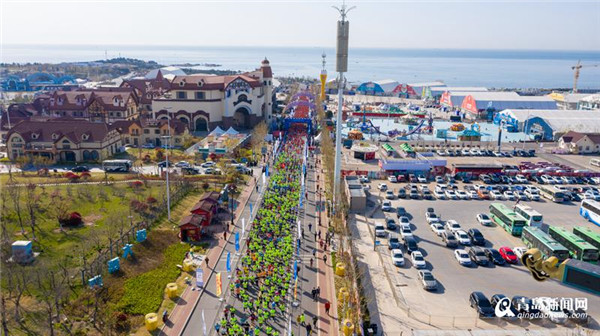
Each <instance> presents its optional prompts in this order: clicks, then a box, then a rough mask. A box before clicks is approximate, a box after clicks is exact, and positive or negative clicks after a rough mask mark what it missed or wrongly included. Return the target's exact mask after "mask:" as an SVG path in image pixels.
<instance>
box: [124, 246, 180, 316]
mask: <svg viewBox="0 0 600 336" xmlns="http://www.w3.org/2000/svg"><path fill="white" fill-rule="evenodd" d="M188 249H189V246H188V245H187V244H179V243H177V244H174V245H171V246H169V247H167V248H166V249H165V251H164V254H163V255H164V258H165V259H164V260H163V262H162V263H161V264H160V266H158V267H157V268H155V269H153V270H151V271H148V272H146V273H142V274H140V275H138V276H135V277H133V278H131V279H127V280H126V281H125V284H124V290H125V291H124V294H123V297H122V298H121V300H120V301H119V303H118V304H117V306H118V307H119V309H120V310H122V311H123V312H125V313H129V314H133V315H144V314H148V313H151V312H156V311H158V308H159V307H160V304H161V302H162V300H163V296H164V294H163V293H164V290H165V286H166V285H167V284H168V283H169V282H173V281H174V280H175V279H177V277H178V276H179V274H180V273H181V270H180V269H179V268H178V267H177V264H179V263H181V261H182V260H183V256H184V255H185V252H187V251H188Z"/></svg>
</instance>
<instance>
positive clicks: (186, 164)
mask: <svg viewBox="0 0 600 336" xmlns="http://www.w3.org/2000/svg"><path fill="white" fill-rule="evenodd" d="M175 167H177V168H188V167H190V164H189V162H187V161H179V162H177V163H176V164H175Z"/></svg>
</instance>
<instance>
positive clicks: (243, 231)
mask: <svg viewBox="0 0 600 336" xmlns="http://www.w3.org/2000/svg"><path fill="white" fill-rule="evenodd" d="M250 213H252V204H251V206H250ZM245 233H246V218H242V237H244V235H245Z"/></svg>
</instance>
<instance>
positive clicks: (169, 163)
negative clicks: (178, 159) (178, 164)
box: [158, 161, 173, 168]
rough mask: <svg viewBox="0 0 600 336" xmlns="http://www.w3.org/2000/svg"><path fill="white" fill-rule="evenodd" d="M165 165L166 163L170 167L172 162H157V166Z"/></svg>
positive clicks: (163, 166)
mask: <svg viewBox="0 0 600 336" xmlns="http://www.w3.org/2000/svg"><path fill="white" fill-rule="evenodd" d="M167 165H168V166H169V167H171V166H172V165H173V163H172V162H170V161H161V162H159V163H158V166H159V167H160V168H166V167H167Z"/></svg>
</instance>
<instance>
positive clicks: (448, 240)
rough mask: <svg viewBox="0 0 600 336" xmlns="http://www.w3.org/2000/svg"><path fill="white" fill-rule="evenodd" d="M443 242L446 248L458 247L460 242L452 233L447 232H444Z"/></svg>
mask: <svg viewBox="0 0 600 336" xmlns="http://www.w3.org/2000/svg"><path fill="white" fill-rule="evenodd" d="M442 241H443V242H444V243H445V244H446V247H450V248H455V247H458V240H457V239H456V236H455V235H454V233H452V231H448V230H445V231H444V232H442Z"/></svg>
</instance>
